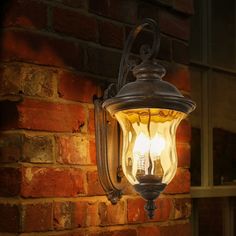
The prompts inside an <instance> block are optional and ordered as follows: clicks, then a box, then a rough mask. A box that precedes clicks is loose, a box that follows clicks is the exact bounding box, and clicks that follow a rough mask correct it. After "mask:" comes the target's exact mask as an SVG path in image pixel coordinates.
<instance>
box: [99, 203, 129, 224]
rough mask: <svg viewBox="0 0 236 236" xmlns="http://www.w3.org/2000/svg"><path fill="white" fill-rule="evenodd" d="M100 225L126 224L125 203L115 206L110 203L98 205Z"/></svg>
mask: <svg viewBox="0 0 236 236" xmlns="http://www.w3.org/2000/svg"><path fill="white" fill-rule="evenodd" d="M98 212H99V216H100V225H102V226H105V225H117V224H125V223H126V209H125V203H124V201H119V202H118V203H117V204H115V205H113V204H111V203H110V202H109V203H108V202H107V203H105V202H100V203H99V205H98Z"/></svg>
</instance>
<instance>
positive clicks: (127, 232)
mask: <svg viewBox="0 0 236 236" xmlns="http://www.w3.org/2000/svg"><path fill="white" fill-rule="evenodd" d="M88 236H137V232H136V229H121V230H115V231H102V232H91V233H89V234H88Z"/></svg>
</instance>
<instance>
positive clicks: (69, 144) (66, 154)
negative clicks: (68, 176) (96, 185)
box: [56, 135, 91, 165]
mask: <svg viewBox="0 0 236 236" xmlns="http://www.w3.org/2000/svg"><path fill="white" fill-rule="evenodd" d="M56 143H57V148H58V151H57V161H58V162H59V163H63V164H79V165H88V164H91V161H90V158H89V156H88V148H89V142H88V140H87V138H86V137H83V136H74V135H73V136H57V137H56Z"/></svg>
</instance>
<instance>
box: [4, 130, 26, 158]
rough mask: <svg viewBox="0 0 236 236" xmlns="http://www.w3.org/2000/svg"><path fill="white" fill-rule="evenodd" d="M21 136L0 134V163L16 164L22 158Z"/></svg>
mask: <svg viewBox="0 0 236 236" xmlns="http://www.w3.org/2000/svg"><path fill="white" fill-rule="evenodd" d="M22 144H23V135H22V134H4V133H2V134H0V157H1V158H0V162H17V161H19V160H20V159H21V156H22Z"/></svg>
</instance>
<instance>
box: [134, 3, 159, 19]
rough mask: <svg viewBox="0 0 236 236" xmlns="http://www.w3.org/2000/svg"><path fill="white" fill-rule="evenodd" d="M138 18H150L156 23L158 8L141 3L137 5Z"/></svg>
mask: <svg viewBox="0 0 236 236" xmlns="http://www.w3.org/2000/svg"><path fill="white" fill-rule="evenodd" d="M138 18H139V19H140V20H142V19H145V18H151V19H153V20H156V21H157V22H158V20H159V19H158V8H157V7H156V6H153V4H149V3H146V2H141V3H139V5H138Z"/></svg>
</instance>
